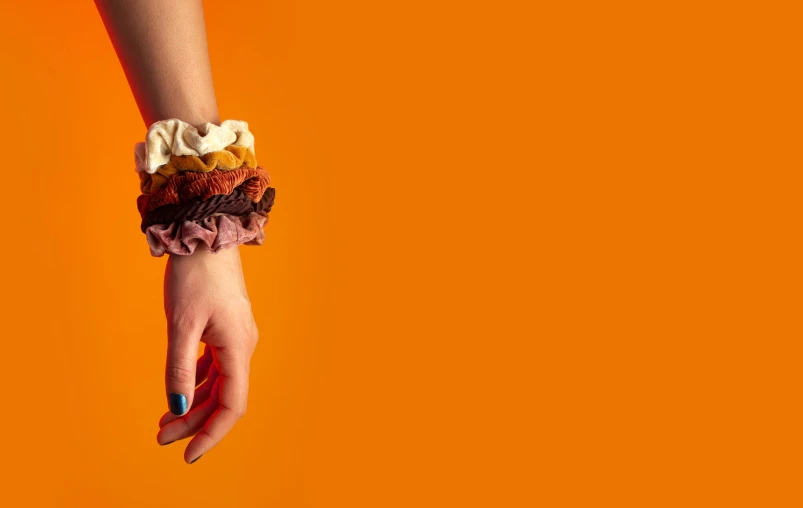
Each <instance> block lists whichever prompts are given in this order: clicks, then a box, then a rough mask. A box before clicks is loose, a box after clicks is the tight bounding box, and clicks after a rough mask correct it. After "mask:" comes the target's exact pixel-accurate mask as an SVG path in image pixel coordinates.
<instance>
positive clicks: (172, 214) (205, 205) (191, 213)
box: [140, 187, 276, 233]
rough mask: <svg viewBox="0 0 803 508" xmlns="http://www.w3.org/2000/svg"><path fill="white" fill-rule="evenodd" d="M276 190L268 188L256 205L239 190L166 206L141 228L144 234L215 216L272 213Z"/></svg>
mask: <svg viewBox="0 0 803 508" xmlns="http://www.w3.org/2000/svg"><path fill="white" fill-rule="evenodd" d="M275 197H276V189H274V188H273V187H268V188H267V189H266V190H265V193H264V194H262V199H260V200H259V202H257V203H254V202H253V201H251V199H250V198H249V197H248V196H246V195H245V193H244V192H243V191H241V190H240V189H239V188H237V189H234V191H233V192H232V193H231V194H218V195H215V196H212V197H211V198H209V199H207V200H204V201H201V200H200V199H198V198H196V199H193V200H191V201H187V202H186V203H180V204H177V205H165V206H160V207H159V208H157V209H155V210H153V211H152V212H150V213H148V214H147V215H145V217H143V218H142V225H141V226H140V228H141V229H142V232H143V233H144V232H145V230H146V229H148V227H149V226H152V225H154V224H170V223H171V222H184V221H194V220H203V219H205V218H207V217H209V216H210V215H213V214H228V215H238V216H239V215H248V214H249V213H250V212H265V213H266V214H267V213H270V209H271V207H272V206H273V200H274V198H275Z"/></svg>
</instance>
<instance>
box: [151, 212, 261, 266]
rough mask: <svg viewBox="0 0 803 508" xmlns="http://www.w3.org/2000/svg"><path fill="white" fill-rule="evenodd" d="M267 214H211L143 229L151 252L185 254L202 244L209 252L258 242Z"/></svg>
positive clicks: (160, 254) (157, 255) (159, 254)
mask: <svg viewBox="0 0 803 508" xmlns="http://www.w3.org/2000/svg"><path fill="white" fill-rule="evenodd" d="M267 221H268V216H267V214H265V213H264V212H251V213H250V214H248V215H244V216H242V217H238V216H236V215H228V214H221V215H213V216H211V217H207V218H205V219H201V220H193V221H183V222H173V223H171V224H154V225H153V226H149V227H148V228H147V229H146V230H145V237H146V238H147V240H148V246H149V247H150V249H151V255H152V256H155V257H161V256H163V255H165V254H166V253H167V254H178V255H181V256H187V255H190V254H192V253H193V252H195V249H196V248H198V246H199V245H201V244H202V243H203V244H205V245H206V246H207V247H208V248H209V250H211V251H212V252H218V251H219V250H221V249H226V248H228V247H236V246H237V245H241V244H245V245H262V242H263V241H264V240H265V232H264V231H263V230H262V228H263V227H265V223H266V222H267Z"/></svg>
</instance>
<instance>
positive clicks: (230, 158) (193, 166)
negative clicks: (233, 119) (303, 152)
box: [139, 145, 257, 195]
mask: <svg viewBox="0 0 803 508" xmlns="http://www.w3.org/2000/svg"><path fill="white" fill-rule="evenodd" d="M256 166H257V159H256V157H255V156H254V152H252V151H251V150H249V149H248V148H246V147H244V146H237V145H229V146H227V147H226V148H225V149H223V150H220V151H218V152H209V153H207V154H204V155H201V156H197V155H171V156H170V161H168V163H167V164H165V165H164V166H160V167H159V169H157V170H156V173H154V174H150V173H146V172H141V173H140V174H139V176H140V189H141V190H142V193H143V194H146V195H147V194H150V193H151V192H153V191H155V190H156V189H158V188H159V187H162V186H163V185H164V184H165V183H167V180H169V179H170V177H172V176H173V175H175V174H176V173H178V172H179V171H196V172H200V173H208V172H210V171H212V170H214V169H220V170H224V171H231V170H232V169H239V168H241V167H249V168H255V167H256Z"/></svg>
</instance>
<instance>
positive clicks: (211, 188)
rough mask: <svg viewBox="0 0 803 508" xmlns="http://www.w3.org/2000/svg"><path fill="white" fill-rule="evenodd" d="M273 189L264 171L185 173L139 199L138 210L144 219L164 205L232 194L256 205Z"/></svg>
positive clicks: (245, 169) (239, 170)
mask: <svg viewBox="0 0 803 508" xmlns="http://www.w3.org/2000/svg"><path fill="white" fill-rule="evenodd" d="M269 185H270V175H269V174H268V172H267V171H265V169H264V168H261V167H258V166H257V167H256V168H248V167H242V168H239V169H232V170H230V171H228V170H227V171H221V170H219V169H214V170H212V171H210V172H208V173H198V172H194V171H183V172H181V173H178V174H176V175H175V176H173V177H172V178H170V179H168V180H167V183H165V185H163V186H162V187H160V188H158V189H156V190H155V191H154V192H153V193H151V194H150V195H145V194H141V195H140V196H139V198H137V208H139V213H140V215H141V216H142V217H144V216H145V214H147V213H148V212H150V211H152V210H154V209H156V208H158V207H160V206H164V205H173V204H177V203H184V202H186V201H189V200H191V199H196V198H200V199H202V200H204V199H209V198H210V197H212V196H214V195H216V194H231V192H232V191H234V189H237V190H240V191H242V192H243V194H245V195H246V196H248V198H249V199H250V200H251V201H253V202H255V203H256V202H258V201H259V200H260V199H262V195H263V194H264V193H265V190H266V189H267V188H268V186H269Z"/></svg>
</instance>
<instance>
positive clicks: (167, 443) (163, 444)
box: [162, 439, 176, 446]
mask: <svg viewBox="0 0 803 508" xmlns="http://www.w3.org/2000/svg"><path fill="white" fill-rule="evenodd" d="M175 442H176V440H175V439H174V440H172V441H168V442H166V443H162V446H165V445H169V444H170V443H175Z"/></svg>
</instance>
